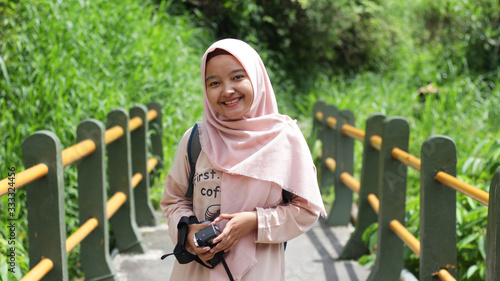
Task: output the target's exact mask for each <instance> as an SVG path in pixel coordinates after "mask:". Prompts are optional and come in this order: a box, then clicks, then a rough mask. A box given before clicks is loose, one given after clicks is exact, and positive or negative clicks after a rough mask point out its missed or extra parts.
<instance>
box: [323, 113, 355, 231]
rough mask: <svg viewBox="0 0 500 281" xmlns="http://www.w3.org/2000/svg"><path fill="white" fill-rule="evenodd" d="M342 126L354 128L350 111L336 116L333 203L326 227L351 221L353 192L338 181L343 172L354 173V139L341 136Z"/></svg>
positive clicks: (346, 223)
mask: <svg viewBox="0 0 500 281" xmlns="http://www.w3.org/2000/svg"><path fill="white" fill-rule="evenodd" d="M344 124H348V125H352V126H354V114H353V113H352V112H351V111H350V110H342V111H340V112H339V114H337V129H336V130H334V133H335V138H334V140H335V142H334V145H335V148H334V159H335V161H336V169H335V175H334V184H333V185H334V188H335V201H334V202H333V206H332V209H331V210H330V214H331V215H330V216H328V221H327V223H328V225H348V224H349V221H350V219H351V210H352V201H353V198H352V197H353V192H352V190H351V189H350V188H349V187H347V186H346V185H345V184H344V183H343V182H342V181H341V180H340V175H341V174H342V173H343V172H347V173H349V174H351V175H352V174H353V173H354V139H353V138H351V137H348V136H346V135H344V134H342V126H343V125H344Z"/></svg>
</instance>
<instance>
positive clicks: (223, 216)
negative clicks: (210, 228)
mask: <svg viewBox="0 0 500 281" xmlns="http://www.w3.org/2000/svg"><path fill="white" fill-rule="evenodd" d="M232 218H234V214H220V215H219V216H218V217H217V218H216V219H215V220H214V222H220V221H222V220H231V219H232Z"/></svg>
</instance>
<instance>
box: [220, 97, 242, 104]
mask: <svg viewBox="0 0 500 281" xmlns="http://www.w3.org/2000/svg"><path fill="white" fill-rule="evenodd" d="M240 99H241V98H237V99H235V100H232V101H226V102H224V104H227V105H230V104H233V103H235V102H237V101H239V100H240Z"/></svg>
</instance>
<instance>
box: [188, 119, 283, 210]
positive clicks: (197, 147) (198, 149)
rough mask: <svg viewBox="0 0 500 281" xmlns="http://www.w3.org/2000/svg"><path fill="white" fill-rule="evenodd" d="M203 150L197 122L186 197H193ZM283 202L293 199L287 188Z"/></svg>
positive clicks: (189, 146) (193, 137) (192, 134)
mask: <svg viewBox="0 0 500 281" xmlns="http://www.w3.org/2000/svg"><path fill="white" fill-rule="evenodd" d="M200 152H201V143H200V133H199V132H198V124H195V125H194V127H193V130H192V131H191V135H190V136H189V141H188V146H187V153H188V159H189V166H190V167H191V173H190V174H189V186H188V189H187V192H186V197H187V198H191V197H193V189H194V174H195V170H196V161H198V156H200ZM281 195H282V197H283V202H284V203H285V204H286V203H289V202H290V201H291V200H292V194H291V193H290V192H288V191H286V190H284V189H283V190H282V194H281Z"/></svg>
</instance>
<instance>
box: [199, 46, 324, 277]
mask: <svg viewBox="0 0 500 281" xmlns="http://www.w3.org/2000/svg"><path fill="white" fill-rule="evenodd" d="M215 49H222V50H225V51H227V52H229V53H230V54H231V55H233V56H234V57H235V58H236V59H237V60H238V61H239V63H240V64H241V65H242V66H243V68H244V69H245V71H246V73H247V75H248V77H249V79H250V82H251V84H252V87H253V94H254V99H253V103H252V105H251V107H250V109H249V110H248V111H247V112H246V113H244V114H243V118H242V119H239V120H228V119H227V118H226V117H224V116H223V115H221V114H219V113H218V112H217V111H215V109H214V108H213V107H212V106H211V105H210V102H209V100H208V98H207V89H206V84H205V71H206V63H207V55H208V54H209V53H211V52H212V51H214V50H215ZM201 76H202V81H203V85H204V89H205V90H204V96H203V109H204V122H199V127H200V142H201V146H202V149H203V151H204V152H205V154H206V155H207V157H208V159H209V160H210V162H211V164H212V165H213V166H214V167H215V168H216V169H218V170H221V171H223V172H225V173H228V174H230V175H239V176H245V177H250V178H253V179H257V180H260V181H267V182H273V183H276V184H278V185H279V186H281V187H282V188H283V189H284V190H287V191H289V192H291V193H292V194H295V195H298V196H300V197H302V198H304V199H306V200H307V201H309V203H311V204H312V205H313V206H315V207H316V209H317V210H318V212H320V213H321V215H323V216H325V217H326V211H325V208H324V205H323V200H322V197H321V194H320V192H319V187H318V183H317V177H316V168H315V166H314V162H313V159H312V157H311V153H310V151H309V148H308V146H307V143H306V141H305V139H304V136H303V135H302V132H301V131H300V129H299V127H298V126H297V124H296V121H295V120H292V119H291V118H290V117H288V116H286V115H282V114H280V113H279V112H278V106H277V102H276V97H275V95H274V91H273V87H272V85H271V81H270V79H269V76H268V74H267V71H266V69H265V66H264V63H263V62H262V60H261V58H260V56H259V54H258V53H257V52H256V51H255V50H254V49H253V48H252V47H250V45H248V44H247V43H245V42H243V41H240V40H236V39H223V40H220V41H217V42H215V43H214V44H212V45H211V46H210V47H209V48H208V49H207V51H206V52H205V54H204V56H203V58H202V61H201ZM223 179H224V182H222V183H221V188H222V189H229V188H230V189H237V186H238V185H234V184H233V183H231V177H227V178H223ZM250 182H251V183H255V182H258V181H250ZM240 184H241V183H240ZM263 186H268V185H257V184H255V187H252V188H253V189H255V193H254V196H255V197H258V196H259V192H258V189H259V188H263ZM228 194H233V196H234V192H224V191H223V192H222V195H221V213H234V212H235V211H238V207H237V206H235V205H238V204H242V205H248V203H249V202H252V200H254V199H253V198H251V196H250V197H247V198H240V199H235V198H225V195H228ZM225 202H227V204H225ZM237 202H240V203H237ZM251 238H252V239H242V240H240V242H239V243H238V244H239V245H237V247H235V248H233V250H231V252H240V255H243V256H239V255H238V254H236V253H234V254H236V255H234V254H233V255H229V256H228V258H227V260H228V264H229V267H230V269H231V271H232V272H233V276H235V278H237V279H239V278H241V276H242V275H243V274H244V273H245V272H246V271H248V270H249V268H250V267H251V266H252V265H253V264H254V262H256V261H255V260H252V259H251V258H252V250H251V249H248V247H253V259H255V254H254V253H255V242H254V241H253V237H251ZM242 248H244V251H243V250H241V249H242ZM245 257H249V258H248V259H246V260H245ZM233 259H234V262H233V261H232V260H233ZM236 259H237V260H236ZM216 269H219V271H220V267H216V268H215V269H214V270H212V271H215V272H214V274H211V278H210V279H211V280H217V279H215V278H212V275H213V276H214V277H215V276H216V275H218V276H223V275H224V274H225V272H224V269H223V268H222V271H221V272H219V273H217V270H216ZM220 274H222V275H220Z"/></svg>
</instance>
